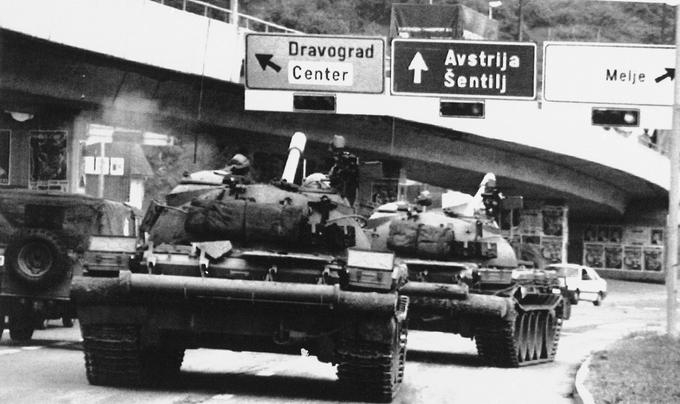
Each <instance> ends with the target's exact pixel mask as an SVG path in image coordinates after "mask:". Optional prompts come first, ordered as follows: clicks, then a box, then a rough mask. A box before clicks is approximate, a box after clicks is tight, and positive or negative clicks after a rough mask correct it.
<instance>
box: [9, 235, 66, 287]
mask: <svg viewBox="0 0 680 404" xmlns="http://www.w3.org/2000/svg"><path fill="white" fill-rule="evenodd" d="M5 257H6V259H7V264H6V265H7V268H8V269H9V272H10V273H11V274H12V275H13V276H15V277H16V278H18V279H19V280H21V281H23V282H25V283H27V284H29V285H33V286H44V285H46V284H48V283H49V282H50V281H51V280H53V279H56V278H58V277H59V276H61V275H63V274H64V273H66V269H67V267H68V257H67V255H66V252H65V249H64V248H63V247H62V245H61V243H60V242H59V240H58V239H57V237H56V236H55V235H54V234H52V233H51V232H49V231H47V230H44V229H23V230H19V231H18V232H17V233H15V234H14V235H13V236H12V242H10V243H9V245H8V246H7V249H6V250H5Z"/></svg>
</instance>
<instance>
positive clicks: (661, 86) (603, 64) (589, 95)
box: [543, 42, 675, 105]
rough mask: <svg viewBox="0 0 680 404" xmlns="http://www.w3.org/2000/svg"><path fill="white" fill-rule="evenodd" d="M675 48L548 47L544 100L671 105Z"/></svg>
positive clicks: (550, 44)
mask: <svg viewBox="0 0 680 404" xmlns="http://www.w3.org/2000/svg"><path fill="white" fill-rule="evenodd" d="M674 78H675V47H673V46H655V45H636V44H609V43H607V44H604V43H585V42H546V43H545V45H544V48H543V99H544V100H546V101H565V102H583V103H591V104H623V105H673V80H674Z"/></svg>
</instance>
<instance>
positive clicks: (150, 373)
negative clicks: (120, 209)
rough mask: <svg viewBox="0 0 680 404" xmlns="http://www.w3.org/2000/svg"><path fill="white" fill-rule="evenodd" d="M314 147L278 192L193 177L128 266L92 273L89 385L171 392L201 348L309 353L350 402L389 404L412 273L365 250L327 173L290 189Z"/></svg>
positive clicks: (231, 179)
mask: <svg viewBox="0 0 680 404" xmlns="http://www.w3.org/2000/svg"><path fill="white" fill-rule="evenodd" d="M305 142H306V140H305V136H304V134H302V133H299V132H298V133H296V134H295V135H294V136H293V138H292V139H291V143H290V148H289V156H288V160H287V161H286V165H285V168H284V172H283V175H282V177H281V179H280V180H278V181H275V182H273V183H270V184H257V183H255V184H253V183H250V179H249V178H247V176H246V175H244V173H236V174H235V173H234V172H232V170H226V171H225V170H216V171H203V172H198V173H194V174H192V175H188V176H187V177H185V178H184V179H183V181H182V183H181V184H179V185H178V186H177V187H176V188H175V189H174V190H173V191H172V192H171V193H170V194H169V195H168V196H167V197H166V203H162V204H161V203H158V202H157V203H154V204H152V206H151V207H150V208H149V209H148V210H147V212H146V215H145V218H144V220H143V221H142V225H141V230H142V233H143V236H142V237H141V238H140V240H139V242H138V245H137V247H136V249H135V250H134V251H129V255H130V256H131V257H132V258H131V259H130V260H129V264H128V265H127V266H124V265H120V266H119V267H118V270H117V271H115V274H112V272H111V271H110V266H109V265H107V266H105V268H102V269H101V270H100V268H99V267H98V265H96V263H88V265H87V270H86V271H85V272H84V274H83V276H79V277H76V278H75V279H74V282H73V287H72V293H71V296H72V299H73V300H74V302H75V304H76V307H77V314H78V318H79V322H80V326H81V331H82V335H83V340H84V342H83V347H84V351H85V370H86V375H87V379H88V381H89V382H90V383H92V384H95V385H122V386H132V385H140V384H142V385H143V384H149V383H151V384H153V383H157V382H162V381H166V382H167V381H170V380H173V378H175V377H176V376H177V375H178V374H179V371H180V367H181V364H182V361H183V355H184V352H185V350H186V349H192V348H199V347H207V348H216V349H229V350H235V351H254V352H274V353H284V354H300V351H301V349H305V350H307V351H308V353H309V354H310V355H315V356H316V357H317V358H318V359H319V360H320V361H322V362H328V363H332V364H337V376H338V379H339V382H340V383H341V384H342V385H343V388H342V389H341V391H344V392H352V393H354V394H356V395H357V396H358V397H357V398H362V399H371V400H375V401H381V402H389V401H391V400H392V398H393V397H394V396H395V394H396V393H397V391H398V389H399V386H400V384H401V381H402V377H403V372H404V362H405V357H406V335H407V333H406V323H405V318H406V313H407V307H408V298H406V297H403V296H402V297H400V296H399V295H398V294H397V289H398V287H399V285H400V284H401V283H403V282H404V281H405V276H406V269H405V267H404V265H403V264H402V263H400V262H399V261H398V260H396V259H395V258H394V254H393V253H391V252H371V251H369V250H368V249H369V247H370V242H369V240H368V239H367V237H366V235H365V234H364V232H363V231H362V228H361V226H360V225H361V221H359V220H357V218H356V217H355V215H354V214H353V211H352V208H351V207H350V206H349V204H348V203H347V200H346V199H344V198H343V197H341V196H340V195H339V194H337V193H336V192H335V190H334V189H333V188H331V187H330V186H329V184H328V183H327V181H326V177H325V176H324V175H316V174H313V175H310V176H308V177H307V181H306V182H305V183H304V184H302V185H297V184H295V183H294V182H293V179H294V177H295V173H296V170H297V167H298V161H299V158H300V155H301V153H302V151H303V150H304V145H305ZM106 245H107V244H106V243H101V245H100V249H99V251H97V252H96V254H98V255H99V256H101V257H102V259H101V261H102V262H107V263H110V262H113V261H115V257H117V256H119V255H120V252H119V251H115V252H111V253H110V254H109V253H108V252H107V251H106V248H105V246H106ZM107 254H108V255H107ZM107 257H108V258H107Z"/></svg>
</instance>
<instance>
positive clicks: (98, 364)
mask: <svg viewBox="0 0 680 404" xmlns="http://www.w3.org/2000/svg"><path fill="white" fill-rule="evenodd" d="M82 332H83V349H84V351H85V371H86V375H87V380H88V381H89V382H90V384H94V385H105V386H142V385H157V384H161V383H167V382H168V381H171V380H173V379H174V378H175V377H176V376H177V375H178V374H179V369H180V367H181V366H182V361H183V359H184V350H183V349H178V348H160V347H154V348H142V347H141V345H140V342H139V330H138V328H137V327H136V326H118V325H95V326H85V327H83V329H82Z"/></svg>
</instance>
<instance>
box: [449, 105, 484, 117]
mask: <svg viewBox="0 0 680 404" xmlns="http://www.w3.org/2000/svg"><path fill="white" fill-rule="evenodd" d="M439 115H440V116H450V117H456V118H484V102H483V101H481V102H480V101H440V102H439Z"/></svg>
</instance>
